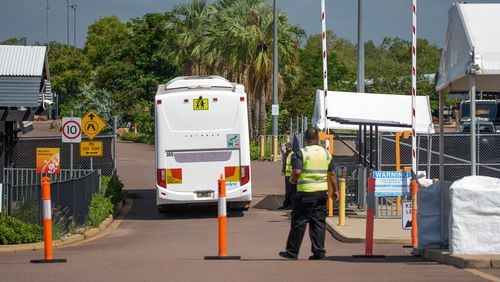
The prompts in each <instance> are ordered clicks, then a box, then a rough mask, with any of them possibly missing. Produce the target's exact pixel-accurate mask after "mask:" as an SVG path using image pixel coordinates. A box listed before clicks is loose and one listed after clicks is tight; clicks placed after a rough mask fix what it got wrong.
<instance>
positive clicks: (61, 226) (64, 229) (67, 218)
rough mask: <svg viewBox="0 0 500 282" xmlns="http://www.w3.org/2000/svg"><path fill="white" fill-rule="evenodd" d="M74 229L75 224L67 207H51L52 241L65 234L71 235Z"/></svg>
mask: <svg viewBox="0 0 500 282" xmlns="http://www.w3.org/2000/svg"><path fill="white" fill-rule="evenodd" d="M75 229H76V222H75V221H74V219H73V216H71V213H70V209H69V208H68V207H65V208H62V207H61V206H59V207H57V208H56V207H55V206H53V207H52V239H54V240H56V239H59V238H61V237H62V236H63V235H64V234H66V233H71V232H72V231H74V230H75Z"/></svg>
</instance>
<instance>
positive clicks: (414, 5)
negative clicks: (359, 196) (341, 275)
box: [411, 0, 418, 248]
mask: <svg viewBox="0 0 500 282" xmlns="http://www.w3.org/2000/svg"><path fill="white" fill-rule="evenodd" d="M412 2H413V3H412V56H411V58H412V60H411V61H412V77H411V84H412V86H411V87H412V91H411V108H412V119H411V154H412V166H411V169H412V181H411V198H412V204H413V208H412V229H411V234H412V235H411V244H412V246H413V248H417V247H418V232H417V191H418V184H417V133H416V130H415V126H416V124H417V113H416V106H417V105H416V97H417V0H413V1H412Z"/></svg>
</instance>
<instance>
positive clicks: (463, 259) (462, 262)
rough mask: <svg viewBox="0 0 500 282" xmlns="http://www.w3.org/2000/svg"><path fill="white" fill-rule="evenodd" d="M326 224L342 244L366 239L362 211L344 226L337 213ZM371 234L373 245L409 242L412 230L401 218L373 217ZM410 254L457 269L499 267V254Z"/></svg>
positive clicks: (439, 251) (436, 251) (428, 251)
mask: <svg viewBox="0 0 500 282" xmlns="http://www.w3.org/2000/svg"><path fill="white" fill-rule="evenodd" d="M326 223H327V229H328V231H329V232H330V233H331V234H332V235H333V237H334V238H335V239H337V240H339V241H341V242H343V243H364V242H365V232H366V218H365V217H364V216H363V214H355V215H352V216H349V215H347V216H346V219H345V225H343V226H340V225H339V218H338V216H334V217H329V218H327V220H326ZM373 237H374V238H373V243H374V244H403V245H411V231H409V230H408V231H406V230H403V229H402V223H401V218H376V219H375V224H374V235H373ZM413 254H414V255H417V256H421V257H423V258H426V259H429V260H432V261H435V262H438V263H442V264H449V265H454V266H456V267H458V268H500V255H487V254H485V255H458V254H450V252H449V251H448V250H447V249H425V250H420V249H414V250H413Z"/></svg>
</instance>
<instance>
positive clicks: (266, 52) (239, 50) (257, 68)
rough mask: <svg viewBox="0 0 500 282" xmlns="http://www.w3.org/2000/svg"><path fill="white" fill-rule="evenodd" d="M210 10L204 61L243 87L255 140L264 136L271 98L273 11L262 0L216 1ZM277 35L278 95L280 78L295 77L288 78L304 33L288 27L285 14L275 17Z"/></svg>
mask: <svg viewBox="0 0 500 282" xmlns="http://www.w3.org/2000/svg"><path fill="white" fill-rule="evenodd" d="M214 7H215V9H216V10H217V13H216V15H215V17H214V20H213V21H212V23H213V24H212V25H211V28H209V32H208V34H209V35H210V36H207V37H205V38H206V39H205V41H204V43H205V48H206V49H207V50H212V51H211V56H208V58H211V59H212V61H210V62H211V63H214V65H215V66H216V69H218V70H220V68H221V67H226V70H228V73H227V75H230V76H232V77H233V78H236V79H235V80H236V81H241V82H243V83H244V85H245V87H246V89H247V92H248V93H249V108H250V109H249V110H250V111H249V112H251V113H252V119H251V127H250V128H251V136H252V137H253V138H256V137H257V136H258V135H259V134H263V133H264V126H265V123H266V118H267V108H268V104H269V102H270V100H271V98H272V73H273V65H272V56H273V9H272V6H271V5H270V4H269V3H268V2H267V1H264V0H234V1H231V0H219V1H218V2H216V3H215V4H214ZM278 34H279V38H278V40H279V41H278V52H279V61H280V69H281V71H280V73H279V92H280V94H281V93H282V92H283V86H284V83H283V77H284V76H287V77H288V78H290V79H293V78H296V77H297V76H292V75H290V74H292V73H293V72H297V68H296V66H297V64H298V48H299V41H300V39H301V37H302V36H303V35H304V31H303V30H302V29H300V28H298V27H295V26H291V25H290V24H289V23H288V18H287V17H286V15H285V14H279V16H278ZM214 47H218V48H214ZM217 58H219V59H217ZM221 58H223V60H224V61H221ZM284 72H286V73H287V74H286V75H285V73H284Z"/></svg>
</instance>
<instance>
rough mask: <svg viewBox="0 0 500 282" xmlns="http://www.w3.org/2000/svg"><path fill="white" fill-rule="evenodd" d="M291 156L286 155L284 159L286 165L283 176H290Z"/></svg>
mask: <svg viewBox="0 0 500 282" xmlns="http://www.w3.org/2000/svg"><path fill="white" fill-rule="evenodd" d="M292 154H293V153H290V154H288V156H287V157H286V165H285V176H292V170H293V169H292Z"/></svg>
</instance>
